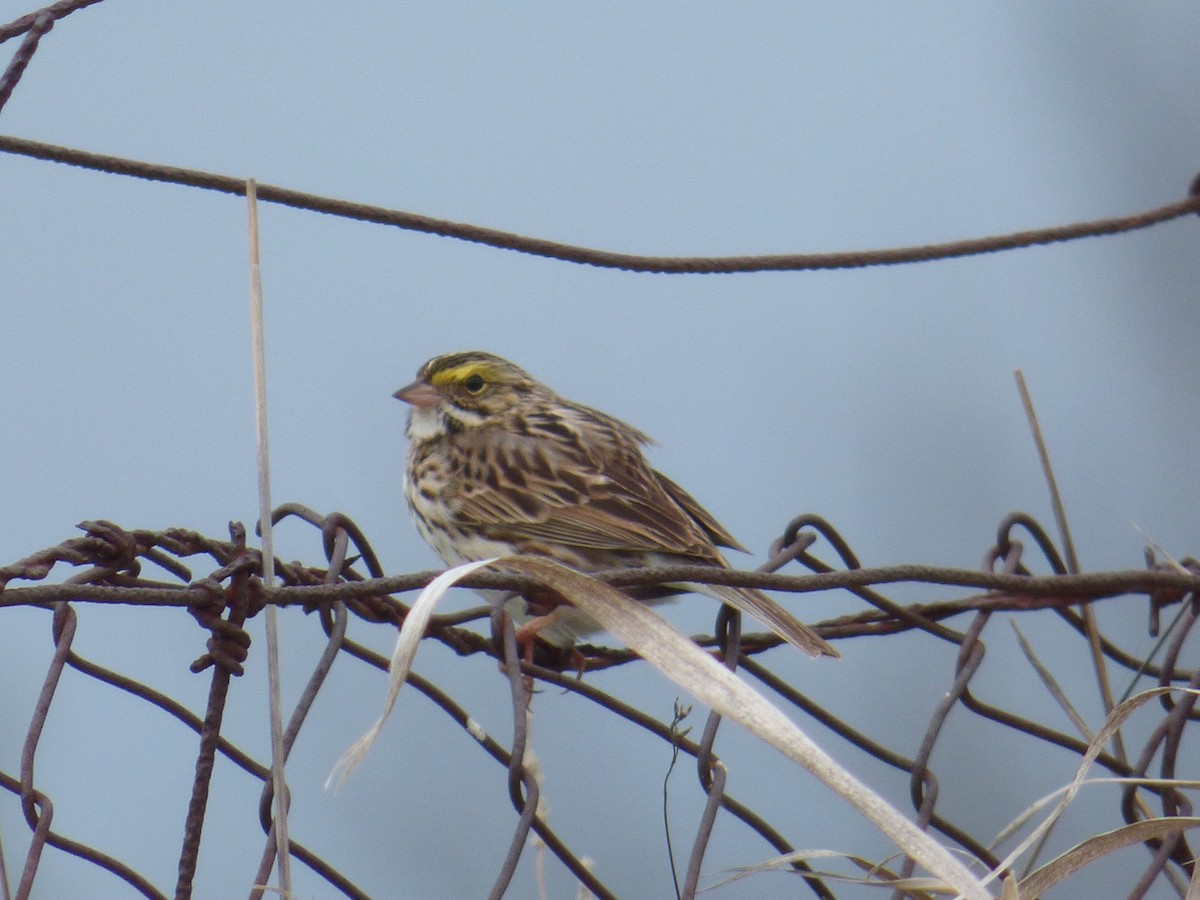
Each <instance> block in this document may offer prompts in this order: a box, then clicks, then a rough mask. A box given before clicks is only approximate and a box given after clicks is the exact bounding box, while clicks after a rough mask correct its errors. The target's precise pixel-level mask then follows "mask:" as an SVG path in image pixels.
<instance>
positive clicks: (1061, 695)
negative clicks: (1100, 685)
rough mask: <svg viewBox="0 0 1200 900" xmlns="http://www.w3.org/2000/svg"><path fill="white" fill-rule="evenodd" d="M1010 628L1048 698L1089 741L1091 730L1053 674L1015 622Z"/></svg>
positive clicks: (1091, 736) (1091, 735)
mask: <svg viewBox="0 0 1200 900" xmlns="http://www.w3.org/2000/svg"><path fill="white" fill-rule="evenodd" d="M1012 628H1013V631H1015V632H1016V633H1017V641H1018V642H1019V643H1020V645H1021V652H1022V653H1024V654H1025V658H1026V659H1027V660H1029V664H1030V665H1031V666H1033V670H1034V671H1035V672H1037V674H1038V678H1040V679H1041V680H1042V684H1044V685H1045V686H1046V690H1047V691H1049V692H1050V696H1051V697H1053V698H1054V701H1055V702H1056V703H1057V704H1058V705H1059V707H1060V708H1061V709H1062V711H1063V712H1064V713H1066V714H1067V718H1068V719H1070V720H1071V724H1073V725H1074V726H1075V729H1076V730H1077V731H1078V732H1079V734H1080V736H1081V737H1082V738H1083V739H1084V740H1085V741H1090V740H1091V739H1092V738H1093V737H1095V735H1093V734H1092V729H1090V728H1088V726H1087V722H1085V721H1084V720H1083V716H1081V715H1080V714H1079V713H1078V711H1076V709H1075V707H1074V705H1073V704H1072V703H1071V701H1070V699H1069V698H1068V697H1067V695H1066V693H1065V692H1064V691H1063V689H1062V688H1061V687H1060V686H1059V684H1058V680H1057V679H1056V678H1055V677H1054V675H1053V673H1051V671H1050V670H1049V669H1048V668H1046V666H1044V665H1043V664H1042V661H1041V660H1040V659H1038V656H1037V654H1036V653H1034V651H1033V647H1032V646H1031V645H1030V643H1029V641H1027V640H1026V639H1025V635H1024V634H1022V633H1021V629H1020V628H1018V627H1017V623H1016V621H1015V620H1014V621H1013V622H1012Z"/></svg>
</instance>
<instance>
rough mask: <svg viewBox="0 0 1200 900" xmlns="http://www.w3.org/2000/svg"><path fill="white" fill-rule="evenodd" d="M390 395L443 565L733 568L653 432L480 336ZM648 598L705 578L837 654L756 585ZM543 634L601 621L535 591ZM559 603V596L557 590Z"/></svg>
mask: <svg viewBox="0 0 1200 900" xmlns="http://www.w3.org/2000/svg"><path fill="white" fill-rule="evenodd" d="M393 396H394V397H395V398H396V399H398V400H402V401H404V402H405V403H407V404H409V406H410V407H411V409H410V411H409V414H408V422H407V425H406V428H405V433H406V435H407V438H408V455H407V459H406V465H405V478H404V495H405V499H406V501H407V504H408V507H409V510H410V512H411V513H412V517H413V520H414V522H415V524H416V527H417V531H418V532H419V533H420V534H421V536H422V537H423V538H424V539H425V541H426V543H428V544H429V545H430V547H432V548H433V550H434V551H435V552H436V553H437V554H438V555H439V556H440V557H441V558H442V561H443V562H444V563H446V565H448V566H453V565H458V564H461V563H465V562H474V561H477V560H482V559H489V558H492V557H497V556H507V555H510V554H517V555H529V556H536V557H543V558H547V559H551V560H554V561H556V562H559V563H562V564H564V565H566V566H569V567H571V568H573V569H576V570H577V571H581V572H585V573H586V572H594V571H599V570H602V569H613V568H623V567H625V568H634V567H642V566H653V565H671V564H699V565H706V566H713V567H715V568H728V567H729V564H728V563H727V562H726V560H725V558H724V556H722V554H721V550H720V549H719V548H721V547H725V548H729V549H735V550H741V551H743V552H745V551H744V548H743V547H742V546H741V545H739V544H738V542H737V541H736V540H735V539H734V538H733V536H732V535H730V534H729V532H727V531H726V530H725V529H724V528H723V527H722V526H721V525H720V524H719V523H718V522H717V520H716V519H715V518H713V516H712V515H711V514H710V513H708V512H707V511H706V510H705V509H704V508H703V507H702V506H701V505H700V504H699V503H698V502H697V501H696V500H695V499H693V497H692V496H691V495H690V494H688V493H687V491H685V490H684V489H683V488H682V487H680V486H679V485H678V484H676V483H675V482H674V481H672V480H671V479H670V478H668V477H667V476H666V475H663V474H662V473H661V472H658V471H656V470H655V469H654V468H652V467H651V465H650V463H649V462H648V461H647V459H646V456H645V453H644V452H643V449H642V448H643V447H645V446H647V445H650V444H652V443H653V441H652V440H651V439H650V438H649V437H647V436H646V435H645V434H644V433H642V432H641V431H639V430H638V429H636V428H634V427H633V426H631V425H627V424H626V423H624V422H622V421H621V420H619V419H617V418H615V417H613V416H611V415H609V414H607V413H605V412H601V411H600V410H597V409H593V408H591V407H588V406H584V405H583V404H580V403H575V402H573V401H571V400H567V399H566V398H564V397H561V396H559V395H558V394H557V393H556V392H555V391H554V390H552V389H551V388H550V387H548V386H546V385H545V384H542V383H541V382H539V381H537V380H536V379H534V378H533V377H532V376H531V375H529V374H528V373H527V372H525V371H524V370H523V369H521V368H520V367H518V366H516V365H514V364H513V363H511V362H508V361H507V360H505V359H502V358H501V357H499V356H496V355H493V354H491V353H486V352H483V351H479V350H470V351H464V352H455V353H447V354H443V355H441V356H435V357H434V358H433V359H431V360H429V361H428V362H426V363H425V364H424V365H423V366H421V368H420V369H419V370H418V372H417V377H416V380H415V381H413V382H412V383H411V384H409V385H406V386H405V387H402V388H400V389H399V390H398V391H396V392H395V393H394V394H393ZM625 591H626V593H628V594H630V595H631V596H633V597H634V598H635V599H638V600H641V601H643V602H646V603H649V604H657V603H660V602H664V601H666V600H670V599H672V598H673V597H674V596H677V595H678V594H680V593H688V592H699V593H704V594H707V595H709V596H711V597H713V598H714V599H716V600H719V601H721V602H722V603H725V604H727V605H729V606H732V607H734V608H736V609H738V610H741V611H742V612H745V613H747V614H749V615H750V616H752V617H753V618H755V619H757V620H759V621H761V622H762V623H763V624H764V625H767V626H768V627H769V628H770V629H771V630H772V631H773V632H775V633H776V634H778V635H779V636H780V637H782V638H784V639H785V640H786V641H788V642H789V643H790V644H792V645H793V646H795V647H796V648H798V649H799V650H801V651H803V652H804V653H806V654H808V655H809V656H812V657H819V656H831V657H836V656H840V654H839V653H838V651H837V650H835V649H834V648H833V647H832V646H831V645H830V644H828V643H827V642H826V641H825V640H823V639H822V638H821V637H820V636H819V635H818V634H817V633H816V632H814V631H813V630H812V629H810V628H809V627H807V626H806V625H804V624H802V623H801V622H799V621H798V620H797V619H795V618H794V617H793V616H792V615H791V614H790V613H788V612H787V611H786V610H785V609H784V608H783V607H782V606H780V605H779V604H778V603H777V602H776V601H774V600H773V599H771V598H770V597H768V596H767V595H766V594H764V593H762V592H761V591H758V590H755V589H753V588H745V587H731V586H726V585H717V584H713V585H706V584H700V583H692V582H688V583H683V584H680V585H659V586H653V587H650V588H640V589H639V588H626V589H625ZM525 600H526V604H527V609H526V610H524V612H525V614H526V615H527V616H528V615H529V614H537V613H542V615H538V616H537V617H536V619H535V621H536V622H537V623H538V624H537V630H536V635H537V636H538V637H541V638H542V639H544V640H545V641H547V642H548V643H550V644H552V645H554V646H557V647H560V648H563V647H565V648H571V647H573V646H574V644H575V643H576V642H577V641H578V640H579V639H580V638H584V637H587V636H589V635H591V634H594V633H596V632H598V631H600V630H602V629H601V628H600V626H599V625H598V624H597V623H596V622H595V621H594V620H592V619H591V618H590V617H588V616H587V615H586V614H584V613H583V612H582V611H581V610H578V609H575V608H574V607H570V606H563V605H558V606H557V607H555V608H553V609H552V610H551V609H549V608H547V607H545V606H544V605H543V602H542V601H539V600H538V599H536V598H531V597H526V598H525ZM551 605H552V606H553V604H551Z"/></svg>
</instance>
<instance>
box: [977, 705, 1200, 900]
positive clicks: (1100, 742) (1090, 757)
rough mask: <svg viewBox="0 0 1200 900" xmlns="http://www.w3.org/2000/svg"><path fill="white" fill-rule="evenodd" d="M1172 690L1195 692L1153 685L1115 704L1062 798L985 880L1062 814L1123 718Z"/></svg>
mask: <svg viewBox="0 0 1200 900" xmlns="http://www.w3.org/2000/svg"><path fill="white" fill-rule="evenodd" d="M1173 692H1186V693H1197V692H1196V691H1192V690H1191V689H1189V688H1155V689H1153V690H1148V691H1143V692H1142V693H1140V694H1138V695H1136V696H1134V697H1131V698H1129V699H1128V700H1126V701H1125V702H1124V703H1120V704H1118V705H1117V707H1116V708H1115V709H1114V710H1113V711H1112V712H1111V713H1110V714H1109V715H1108V717H1107V718H1105V720H1104V725H1103V726H1102V727H1101V728H1100V730H1099V731H1098V732H1097V733H1096V736H1095V737H1094V738H1093V739H1092V740H1091V742H1090V743H1089V744H1088V747H1087V752H1086V753H1085V754H1084V755H1083V759H1082V760H1081V761H1080V763H1079V767H1078V768H1077V769H1076V771H1075V777H1074V778H1073V779H1072V780H1071V783H1070V784H1069V785H1067V786H1066V787H1065V788H1063V789H1061V795H1062V799H1061V800H1060V801H1059V802H1058V804H1057V805H1056V806H1055V807H1054V809H1053V810H1051V812H1050V813H1049V815H1047V816H1046V818H1045V820H1044V821H1043V822H1042V823H1041V824H1040V825H1038V826H1037V827H1036V828H1035V829H1033V831H1032V832H1031V833H1030V834H1029V835H1027V836H1026V837H1025V839H1024V840H1023V841H1021V843H1020V844H1018V845H1017V846H1016V848H1015V849H1013V850H1012V851H1011V852H1010V853H1009V854H1008V856H1006V857H1005V858H1004V859H1003V860H1002V861H1001V862H1000V865H999V866H997V867H996V868H995V869H994V870H993V872H992V874H991V875H990V876H988V878H987V879H985V881H987V880H990V879H991V878H994V877H997V876H998V874H999V873H1000V872H1003V871H1006V870H1007V869H1009V868H1011V867H1012V866H1013V865H1014V864H1015V863H1016V861H1017V860H1018V859H1019V858H1020V857H1021V855H1022V854H1023V853H1025V852H1026V851H1027V850H1028V849H1029V848H1030V847H1032V846H1033V845H1034V844H1035V843H1037V841H1038V840H1039V839H1040V838H1041V836H1042V835H1043V834H1044V833H1045V832H1046V831H1047V830H1048V829H1049V828H1051V827H1053V825H1054V823H1055V822H1056V821H1058V819H1059V817H1060V816H1062V814H1063V813H1064V812H1065V811H1066V809H1067V807H1068V806H1070V805H1071V802H1072V801H1073V800H1074V799H1075V795H1076V794H1078V793H1079V791H1080V789H1081V788H1082V787H1083V785H1084V784H1085V783H1087V780H1086V778H1085V775H1086V774H1087V771H1088V770H1089V769H1090V768H1091V766H1092V763H1094V762H1095V761H1096V757H1097V756H1099V755H1100V751H1101V750H1102V749H1103V748H1104V745H1105V743H1106V742H1107V741H1108V740H1110V739H1111V738H1112V735H1113V734H1114V733H1115V732H1116V731H1117V729H1119V728H1120V727H1121V726H1122V725H1124V724H1125V721H1126V720H1127V719H1128V718H1129V717H1130V716H1131V715H1133V713H1134V712H1136V711H1137V710H1138V709H1139V708H1141V707H1142V706H1144V705H1145V704H1146V703H1148V702H1150V701H1151V700H1154V699H1155V698H1157V697H1159V696H1161V695H1163V694H1166V693H1173ZM1042 805H1044V801H1042ZM1036 806H1037V805H1035V807H1036ZM1029 815H1030V813H1029V811H1027V812H1026V813H1023V814H1022V817H1021V818H1022V819H1027V818H1028V816H1029ZM1012 830H1013V827H1012V826H1010V827H1009V828H1007V829H1006V830H1005V833H1009V832H1011V831H1012ZM1022 890H1024V888H1022Z"/></svg>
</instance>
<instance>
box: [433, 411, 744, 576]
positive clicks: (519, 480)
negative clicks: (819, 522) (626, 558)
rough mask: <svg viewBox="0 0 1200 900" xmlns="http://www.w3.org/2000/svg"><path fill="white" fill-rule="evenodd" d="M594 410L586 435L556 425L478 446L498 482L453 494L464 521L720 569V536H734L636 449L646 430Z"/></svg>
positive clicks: (483, 464)
mask: <svg viewBox="0 0 1200 900" xmlns="http://www.w3.org/2000/svg"><path fill="white" fill-rule="evenodd" d="M587 412H588V413H589V418H588V420H587V423H586V427H587V428H588V429H589V431H588V433H587V434H586V435H584V436H582V437H580V436H579V435H572V434H569V433H567V432H560V431H557V430H556V431H555V432H554V433H553V434H537V433H535V434H533V435H528V434H506V435H504V436H502V437H501V436H498V435H495V434H493V435H490V436H488V438H487V440H486V441H481V442H480V444H479V446H478V447H477V448H475V452H477V453H479V454H480V455H481V458H480V460H479V463H480V470H481V471H482V472H495V473H497V474H496V475H495V476H494V478H495V482H494V483H493V481H492V480H490V479H486V478H485V479H464V480H463V482H462V484H461V487H460V488H459V489H458V490H457V492H456V496H455V497H454V503H455V505H456V512H457V517H458V518H459V519H460V520H461V521H463V522H466V523H470V524H472V525H474V526H476V527H478V528H481V529H483V530H485V531H493V532H494V533H496V534H501V533H503V534H506V535H511V536H514V537H518V538H519V537H527V538H531V539H535V540H544V541H553V542H556V543H562V544H565V545H568V546H573V547H578V548H581V549H589V550H623V551H632V552H645V553H656V552H657V553H665V554H670V555H672V556H678V557H680V559H681V561H683V560H691V561H695V562H707V563H713V564H718V565H722V564H723V560H722V558H721V555H720V552H719V551H718V550H717V549H716V547H715V546H714V541H720V542H721V543H723V544H726V545H731V546H732V545H735V543H736V542H734V541H733V539H732V537H730V536H729V535H728V534H727V533H726V532H725V530H724V529H722V528H721V526H720V525H718V524H717V523H716V522H715V520H713V518H712V516H710V515H709V514H708V513H706V512H704V510H703V509H701V507H700V505H699V504H698V503H697V502H696V501H695V500H693V499H692V498H691V497H689V496H688V495H687V493H686V492H684V490H683V489H682V488H680V487H679V486H678V485H676V484H675V483H674V482H672V481H670V480H669V479H667V478H665V476H662V475H660V474H659V473H657V472H655V471H654V469H652V468H651V467H650V465H649V464H648V463H647V462H646V459H645V457H644V456H643V455H642V452H641V449H640V448H639V447H638V445H637V443H638V441H639V440H640V438H641V435H640V433H638V432H634V431H633V430H632V429H629V430H628V432H623V431H620V430H618V429H616V428H614V427H610V425H609V422H610V421H611V422H614V423H615V424H616V425H621V423H616V422H615V420H610V419H609V417H607V416H603V414H602V413H597V412H595V411H593V410H588V411H587ZM601 417H602V418H601ZM631 438H635V439H637V440H632V439H631Z"/></svg>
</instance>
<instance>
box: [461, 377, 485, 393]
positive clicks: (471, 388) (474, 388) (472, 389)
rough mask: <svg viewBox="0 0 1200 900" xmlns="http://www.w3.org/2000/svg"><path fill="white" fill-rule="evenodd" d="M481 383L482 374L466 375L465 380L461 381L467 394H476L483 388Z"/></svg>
mask: <svg viewBox="0 0 1200 900" xmlns="http://www.w3.org/2000/svg"><path fill="white" fill-rule="evenodd" d="M483 385H484V380H483V376H482V375H468V376H467V380H466V381H464V382H463V387H465V388H466V389H467V393H468V394H478V393H479V392H480V391H482V390H483Z"/></svg>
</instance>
